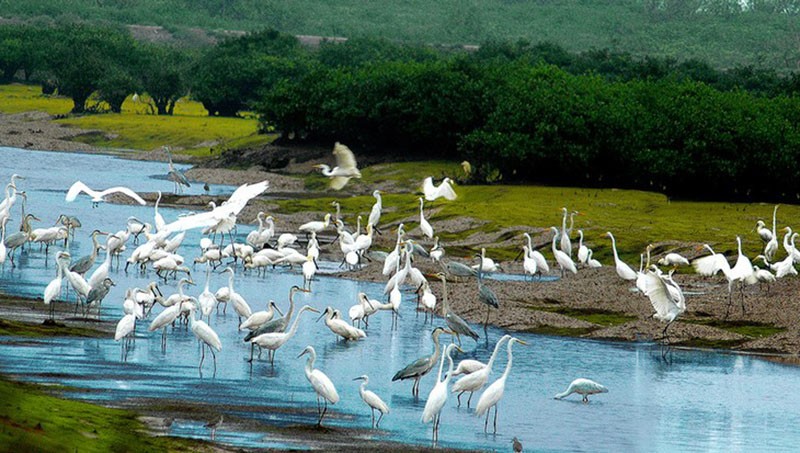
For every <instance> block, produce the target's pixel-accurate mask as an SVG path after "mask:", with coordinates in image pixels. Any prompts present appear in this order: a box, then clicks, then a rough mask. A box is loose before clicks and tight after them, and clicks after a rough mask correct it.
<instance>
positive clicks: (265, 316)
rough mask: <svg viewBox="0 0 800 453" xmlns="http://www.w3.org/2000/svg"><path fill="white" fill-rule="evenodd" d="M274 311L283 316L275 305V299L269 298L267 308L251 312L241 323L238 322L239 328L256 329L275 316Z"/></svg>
mask: <svg viewBox="0 0 800 453" xmlns="http://www.w3.org/2000/svg"><path fill="white" fill-rule="evenodd" d="M275 311H277V312H278V313H280V314H281V316H283V313H281V310H280V308H278V306H277V305H275V301H274V300H271V301H269V302H268V303H267V310H261V311H256V312H253V314H252V315H250V317H248V318H247V319H245V320H244V322H242V323H241V324H239V330H245V329H247V330H256V329H258V328H259V327H261V326H262V325H264V324H266V323H267V322H269V321H271V320H272V318H274V317H275Z"/></svg>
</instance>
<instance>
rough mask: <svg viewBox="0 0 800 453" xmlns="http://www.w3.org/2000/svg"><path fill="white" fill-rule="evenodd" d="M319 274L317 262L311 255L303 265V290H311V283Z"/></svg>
mask: <svg viewBox="0 0 800 453" xmlns="http://www.w3.org/2000/svg"><path fill="white" fill-rule="evenodd" d="M316 273H317V260H315V259H314V256H313V255H312V254H311V253H309V254H308V256H306V260H305V262H304V263H303V288H305V289H308V290H311V281H312V280H313V279H314V275H315V274H316Z"/></svg>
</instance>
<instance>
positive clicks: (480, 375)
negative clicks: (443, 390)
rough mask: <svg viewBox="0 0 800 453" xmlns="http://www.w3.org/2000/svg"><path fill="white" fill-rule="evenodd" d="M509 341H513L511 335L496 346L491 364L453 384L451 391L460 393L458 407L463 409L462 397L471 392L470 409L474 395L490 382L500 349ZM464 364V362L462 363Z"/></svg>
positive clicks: (468, 401) (503, 338)
mask: <svg viewBox="0 0 800 453" xmlns="http://www.w3.org/2000/svg"><path fill="white" fill-rule="evenodd" d="M509 339H511V335H503V336H502V337H501V338H500V339H499V340H498V341H497V344H496V345H495V346H494V351H493V352H492V356H491V357H489V362H487V363H486V365H485V366H483V367H482V368H480V369H478V370H476V371H474V372H472V373H469V374H467V375H466V376H464V377H462V378H461V379H459V380H457V381H456V382H455V383H454V384H453V387H452V389H451V390H450V391H451V392H452V393H458V398H457V399H458V407H461V395H462V394H464V392H469V399H467V407H469V403H470V401H472V394H473V393H474V392H477V391H478V390H480V389H481V388H482V387H483V386H484V385H486V382H487V381H488V380H489V375H490V374H491V373H492V365H493V364H494V361H495V359H496V358H497V354H498V353H499V352H500V347H501V346H502V345H503V343H504V342H505V341H507V340H509ZM463 362H464V361H463V360H462V363H463ZM481 365H482V364H481ZM458 367H459V368H461V363H459V364H458Z"/></svg>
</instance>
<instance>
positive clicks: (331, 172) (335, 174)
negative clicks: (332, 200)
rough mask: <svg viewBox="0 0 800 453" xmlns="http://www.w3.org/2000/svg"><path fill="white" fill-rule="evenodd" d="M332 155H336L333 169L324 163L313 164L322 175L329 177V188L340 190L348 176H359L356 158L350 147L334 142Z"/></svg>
mask: <svg viewBox="0 0 800 453" xmlns="http://www.w3.org/2000/svg"><path fill="white" fill-rule="evenodd" d="M333 155H334V156H335V157H336V166H335V167H333V169H331V168H330V167H329V166H327V165H325V164H320V165H315V167H317V168H319V169H321V170H322V174H323V175H325V176H327V177H328V178H330V187H331V189H333V190H341V189H342V188H343V187H344V186H345V185H346V184H347V182H348V181H350V178H361V172H360V171H359V170H358V168H357V164H356V158H355V156H354V155H353V152H352V151H350V148H348V147H347V146H345V145H342V144H341V143H339V142H336V144H335V145H334V146H333Z"/></svg>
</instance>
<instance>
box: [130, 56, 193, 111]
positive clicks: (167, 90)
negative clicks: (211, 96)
mask: <svg viewBox="0 0 800 453" xmlns="http://www.w3.org/2000/svg"><path fill="white" fill-rule="evenodd" d="M189 57H190V54H188V53H187V52H186V51H179V50H176V49H173V48H171V47H167V46H157V45H145V46H142V48H141V50H140V51H139V59H140V62H141V63H140V72H139V77H140V80H141V87H142V89H143V90H144V91H145V92H146V93H147V94H149V95H150V98H151V99H152V103H153V106H151V108H154V110H155V111H156V113H158V114H159V115H172V112H173V110H174V108H175V103H176V102H177V101H178V99H180V98H181V97H183V96H185V95H186V92H187V91H188V87H189V83H188V81H187V80H186V79H187V77H188V75H187V73H188V71H189V65H190V63H191V60H190V58H189ZM131 92H133V91H129V93H131Z"/></svg>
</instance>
